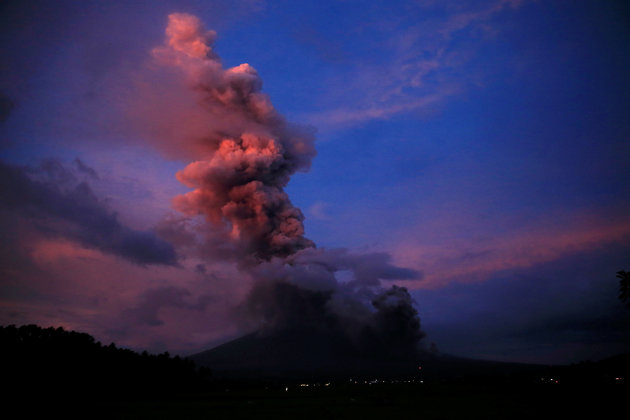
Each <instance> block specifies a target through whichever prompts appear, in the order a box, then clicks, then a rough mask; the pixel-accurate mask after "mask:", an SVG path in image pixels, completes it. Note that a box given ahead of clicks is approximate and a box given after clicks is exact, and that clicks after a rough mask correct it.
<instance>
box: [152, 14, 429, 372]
mask: <svg viewBox="0 0 630 420" xmlns="http://www.w3.org/2000/svg"><path fill="white" fill-rule="evenodd" d="M215 38H216V33H215V32H214V31H209V30H206V29H205V28H204V26H203V24H202V23H201V21H200V20H199V19H198V18H197V17H195V16H192V15H189V14H183V13H174V14H171V15H169V17H168V26H167V28H166V41H165V43H164V45H162V46H160V47H157V48H155V49H154V50H153V57H154V59H155V61H156V62H157V63H158V64H159V65H161V66H163V68H166V69H169V70H170V71H173V72H174V73H175V74H176V75H177V77H179V78H180V79H181V80H182V81H183V82H184V84H185V86H187V87H188V88H189V89H190V90H191V91H192V92H194V96H195V99H196V106H197V107H198V109H197V112H200V115H202V116H204V117H203V118H205V120H204V123H203V124H201V125H200V126H201V127H202V128H203V129H202V130H197V132H195V135H194V136H182V137H181V138H171V139H170V140H169V141H170V142H172V144H171V147H176V148H180V149H182V150H187V151H190V153H188V154H187V156H188V157H191V158H192V159H191V160H192V161H191V162H190V163H189V164H188V165H187V166H186V167H185V168H184V169H182V170H181V171H179V172H178V173H177V179H178V180H179V181H180V182H182V183H183V184H185V185H186V186H188V187H190V188H191V189H192V190H191V191H190V192H188V193H186V194H183V195H179V196H176V197H175V198H174V200H173V203H174V207H175V208H176V209H177V210H179V211H180V212H181V213H183V214H184V215H185V217H187V218H189V219H199V218H202V219H203V220H204V223H205V224H207V225H208V226H210V227H211V229H207V230H203V231H200V232H196V233H197V234H199V233H201V234H203V235H214V237H213V238H206V240H204V241H202V242H203V243H204V246H206V247H212V246H214V247H218V248H221V249H222V250H223V252H222V253H221V255H222V257H224V258H234V259H235V260H236V262H237V264H238V266H239V268H240V270H242V271H243V272H245V273H247V274H248V275H250V276H251V277H252V278H253V279H254V280H255V281H254V286H253V287H252V290H251V291H250V293H249V295H248V298H247V299H246V301H245V302H244V303H243V304H242V305H241V311H240V312H241V315H242V316H243V317H244V318H245V319H247V320H248V321H249V325H251V326H252V329H255V330H256V331H257V333H256V337H259V338H260V337H265V340H267V339H268V338H269V337H272V338H273V340H275V341H276V342H278V341H282V340H283V339H284V340H289V342H292V343H293V345H294V346H295V345H296V343H297V342H301V343H302V344H301V345H302V347H303V348H301V349H300V351H307V350H306V349H307V348H312V347H313V346H315V347H318V348H320V350H321V351H320V359H321V360H319V364H320V365H321V364H323V363H324V364H325V363H329V362H331V361H334V359H335V358H339V357H340V356H339V355H340V354H341V353H339V352H338V351H337V350H331V349H333V348H334V349H342V348H343V349H344V350H343V353H344V355H346V356H347V357H348V358H350V357H354V356H352V355H355V356H356V355H360V357H372V356H374V357H376V356H378V357H393V356H396V357H403V356H405V355H406V356H409V357H413V356H414V355H415V354H416V350H417V348H418V343H419V342H420V339H421V338H422V337H423V335H424V334H423V332H422V331H421V329H420V320H419V318H418V313H417V311H416V309H415V308H414V306H413V301H412V299H411V296H410V295H409V293H408V291H407V290H406V289H405V288H403V287H398V286H391V287H390V288H384V287H383V286H382V284H381V283H382V282H387V281H391V280H401V279H412V278H419V276H420V273H418V272H417V271H414V270H411V269H407V268H401V267H397V266H395V265H393V264H392V263H391V261H390V260H391V258H390V256H389V255H388V254H386V253H362V254H361V253H353V252H350V251H348V250H346V249H321V248H317V247H316V246H315V244H314V243H313V241H311V240H310V239H308V238H306V237H305V235H304V225H303V220H304V216H303V214H302V212H301V211H300V209H298V208H296V207H295V206H294V205H293V204H292V203H291V201H290V199H289V197H288V195H287V193H286V192H285V191H284V188H285V187H286V186H287V184H288V182H289V180H290V178H291V176H292V175H293V174H294V173H295V172H297V171H307V170H308V169H309V167H310V164H311V160H312V159H313V157H314V156H315V148H314V134H313V130H312V129H310V128H308V127H302V126H299V125H296V124H291V123H289V122H288V121H286V120H285V118H283V117H282V115H280V114H279V113H278V112H277V111H276V109H275V108H274V107H273V105H272V104H271V101H270V99H269V97H268V96H267V95H266V94H265V93H263V92H262V91H261V89H262V80H261V78H260V77H259V75H258V73H257V72H256V70H255V69H254V68H253V67H252V66H250V65H249V64H247V63H244V64H240V65H238V66H235V67H231V68H224V67H223V65H222V63H221V60H220V59H219V57H218V56H217V54H216V53H215V52H214V50H213V42H214V40H215ZM197 226H199V225H197ZM217 238H220V240H217ZM209 244H210V245H209ZM212 244H214V245H212ZM205 255H206V256H208V255H215V256H216V255H217V253H216V252H214V253H213V252H211V251H208V250H207V249H206V251H205ZM341 271H343V272H345V273H350V275H349V276H346V278H344V281H340V279H339V278H338V276H339V273H340V272H341ZM307 336H308V337H309V338H308V339H305V337H307ZM281 337H282V338H281ZM287 337H288V338H287ZM296 337H297V338H296ZM315 342H317V343H319V344H314V343H315ZM327 342H333V343H332V344H330V345H331V346H332V347H326V346H327V345H325V344H322V343H327ZM322 345H324V346H325V347H326V350H324V349H322V348H321V347H322ZM298 347H299V346H298ZM267 348H268V346H267ZM300 351H297V350H296V351H293V352H292V353H293V354H299V353H300ZM310 351H311V352H312V350H310ZM321 355H324V356H321ZM259 356H260V354H259ZM346 356H344V357H346ZM296 357H303V355H302V356H299V355H298V356H296ZM271 359H273V357H271ZM308 359H309V360H310V362H311V363H314V362H313V359H314V358H313V357H309V358H308ZM267 360H270V358H269V357H267ZM206 362H207V363H212V361H211V360H206ZM215 362H216V361H215ZM285 362H286V357H285ZM278 363H280V362H278ZM276 368H277V366H276Z"/></svg>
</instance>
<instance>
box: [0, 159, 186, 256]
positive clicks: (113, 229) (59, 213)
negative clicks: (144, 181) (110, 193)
mask: <svg viewBox="0 0 630 420" xmlns="http://www.w3.org/2000/svg"><path fill="white" fill-rule="evenodd" d="M86 168H87V166H86ZM94 174H95V173H94ZM0 196H1V197H2V202H1V203H0V206H2V207H3V208H4V209H5V210H6V211H8V212H9V213H13V215H14V216H19V217H24V218H28V220H29V221H30V222H32V225H33V226H34V227H35V228H36V229H37V230H38V231H39V232H40V233H43V234H48V235H54V236H61V237H65V238H68V239H72V240H75V241H78V242H79V243H81V244H82V245H84V246H87V247H91V248H96V249H98V250H100V251H102V252H105V253H109V254H114V255H118V256H120V257H123V258H125V259H127V260H129V261H132V262H134V263H136V264H140V265H145V264H162V265H176V264H177V258H176V255H175V251H174V249H173V247H172V246H171V245H170V244H169V243H168V242H165V241H164V240H162V239H160V238H158V237H157V236H156V235H155V233H153V232H150V231H138V230H134V229H131V228H129V227H127V226H125V225H123V224H122V223H121V222H120V221H119V220H118V216H117V214H116V213H114V212H111V211H110V210H108V209H107V208H106V206H105V204H104V203H103V202H102V200H100V199H99V198H98V197H96V196H95V195H94V193H93V191H92V189H91V188H90V186H89V184H87V183H86V182H79V181H78V180H77V178H76V177H75V175H74V174H73V173H72V172H71V171H69V170H67V169H66V168H65V167H64V166H63V165H62V164H61V163H59V162H58V161H55V160H47V161H44V162H43V163H42V164H41V165H40V166H39V167H37V168H29V167H18V166H12V165H8V164H6V163H3V162H0Z"/></svg>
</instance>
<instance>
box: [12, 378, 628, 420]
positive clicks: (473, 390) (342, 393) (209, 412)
mask: <svg viewBox="0 0 630 420" xmlns="http://www.w3.org/2000/svg"><path fill="white" fill-rule="evenodd" d="M627 397H628V388H627V387H625V386H621V385H620V386H606V387H598V388H597V389H595V388H591V389H589V388H575V387H563V386H562V385H552V384H540V385H533V386H527V387H512V388H505V387H494V386H489V385H484V386H479V387H477V386H474V385H469V384H468V385H457V384H441V385H426V384H422V385H420V384H415V385H408V384H405V385H361V386H341V385H337V386H332V385H331V386H329V387H323V386H322V387H318V388H314V387H308V388H307V387H297V388H293V389H291V388H289V390H288V391H285V390H284V389H264V388H262V389H237V390H223V391H211V392H207V393H200V394H196V395H182V396H179V397H177V398H161V399H159V400H151V399H145V400H136V401H133V402H132V401H128V402H106V401H94V402H93V403H91V404H89V405H82V404H80V403H79V404H78V405H77V401H73V400H72V397H71V396H69V397H68V399H66V400H64V401H58V402H57V404H55V406H54V409H53V410H46V414H48V415H50V414H51V413H52V412H56V413H58V414H60V415H62V416H64V417H66V418H103V419H105V418H110V419H213V418H214V419H223V418H229V419H272V418H297V419H355V418H356V419H366V418H368V419H396V418H418V419H568V418H572V417H574V416H575V418H580V417H582V416H588V417H587V418H589V417H590V418H601V419H608V418H617V417H619V416H621V415H622V414H623V413H627V401H628V400H627ZM40 408H41V407H40ZM49 408H53V407H49ZM29 411H31V410H29V409H28V408H27V409H26V410H25V411H24V412H23V413H24V414H27V413H28V412H29ZM35 411H39V410H35ZM34 414H35V413H34ZM42 414H44V413H42ZM27 417H28V415H27ZM24 418H26V417H24Z"/></svg>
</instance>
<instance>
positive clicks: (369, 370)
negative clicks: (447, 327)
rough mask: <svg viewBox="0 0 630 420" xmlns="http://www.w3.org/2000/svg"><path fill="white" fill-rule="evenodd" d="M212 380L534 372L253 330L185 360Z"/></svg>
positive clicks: (330, 336) (313, 333) (315, 332)
mask: <svg viewBox="0 0 630 420" xmlns="http://www.w3.org/2000/svg"><path fill="white" fill-rule="evenodd" d="M189 359H191V360H193V361H194V362H195V363H196V364H197V365H199V366H203V367H207V368H210V369H211V370H212V372H213V374H214V375H215V376H216V377H222V378H233V379H260V380H310V381H331V380H348V379H353V378H356V379H361V380H363V379H374V378H378V379H400V380H409V379H416V380H425V379H431V380H442V379H453V378H463V377H465V378H470V377H481V376H483V377H497V376H510V375H512V374H517V373H523V372H525V371H531V370H534V369H537V368H539V367H540V366H536V365H526V364H517V363H504V362H495V361H484V360H474V359H466V358H460V357H454V356H450V355H445V354H438V353H436V352H432V351H427V350H422V349H417V350H415V351H409V352H406V353H401V352H399V351H395V352H392V351H388V350H387V349H386V348H385V349H384V348H382V347H381V348H377V349H371V348H367V349H366V348H362V347H360V346H358V345H357V344H356V343H355V342H353V341H352V340H349V339H348V338H347V337H346V336H344V335H341V334H335V333H331V332H330V331H322V330H319V329H317V328H308V329H304V328H300V329H297V328H296V329H284V330H280V331H271V332H269V331H258V332H254V333H251V334H249V335H246V336H243V337H240V338H238V339H235V340H233V341H230V342H227V343H225V344H222V345H219V346H217V347H215V348H213V349H210V350H206V351H203V352H200V353H197V354H194V355H191V356H189Z"/></svg>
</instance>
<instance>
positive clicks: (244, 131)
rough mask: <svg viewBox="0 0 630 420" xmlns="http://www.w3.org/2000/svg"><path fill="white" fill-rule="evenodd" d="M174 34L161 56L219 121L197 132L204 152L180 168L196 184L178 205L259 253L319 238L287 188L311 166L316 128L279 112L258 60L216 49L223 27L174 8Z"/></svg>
mask: <svg viewBox="0 0 630 420" xmlns="http://www.w3.org/2000/svg"><path fill="white" fill-rule="evenodd" d="M166 36H167V40H166V45H164V46H163V47H160V48H156V49H154V50H153V55H154V57H155V58H156V59H157V60H158V62H160V63H161V64H164V65H167V66H173V67H175V68H177V69H178V70H180V71H181V72H182V73H183V74H184V75H185V77H186V78H187V81H188V83H189V84H190V86H191V88H193V89H194V90H195V91H196V92H197V93H198V100H199V106H201V107H203V108H204V109H205V111H206V112H207V114H208V115H209V118H211V119H212V120H213V121H215V122H216V124H215V126H214V127H213V130H210V131H208V132H205V133H203V136H202V137H201V138H198V139H194V140H195V141H196V142H197V143H198V149H197V150H199V156H198V160H196V161H194V162H191V163H190V164H189V165H188V166H187V167H186V168H184V169H183V170H182V171H180V172H178V173H177V179H178V180H179V181H181V182H182V183H183V184H185V185H186V186H188V187H190V188H193V191H191V192H189V193H187V194H184V195H181V196H178V197H176V198H175V200H174V205H175V208H176V209H178V210H180V211H181V212H183V213H185V214H187V215H203V216H205V218H206V219H207V220H208V221H209V222H211V223H213V224H217V225H221V224H225V225H227V226H229V228H230V236H231V238H232V239H233V240H234V241H235V242H237V243H239V244H241V245H242V246H243V248H244V249H245V250H246V251H247V253H249V254H250V255H251V256H253V257H255V258H257V259H264V260H267V259H270V258H271V257H274V256H279V257H284V256H287V255H290V254H292V253H294V252H295V251H297V250H299V249H304V248H307V247H312V246H314V244H313V242H311V241H310V240H308V239H306V238H305V237H304V225H303V223H302V221H303V220H304V216H303V215H302V212H301V211H300V210H299V209H297V208H296V207H294V206H293V205H292V204H291V201H290V200H289V197H288V196H287V194H286V193H285V192H284V187H285V186H286V185H287V183H288V182H289V178H290V177H291V175H292V174H293V173H294V172H296V171H298V170H306V169H308V168H309V166H310V162H311V159H312V157H313V156H314V155H315V150H314V147H313V141H314V138H313V135H312V134H311V133H310V132H309V131H308V130H306V129H298V128H297V127H293V126H291V125H290V124H288V123H287V122H286V121H285V120H284V118H282V116H281V115H279V114H278V113H277V112H276V110H275V109H274V107H273V106H272V105H271V102H270V100H269V98H268V97H267V95H265V94H264V93H262V92H261V88H262V80H261V79H260V77H259V76H258V73H257V72H256V70H255V69H254V68H253V67H252V66H250V65H249V64H246V63H244V64H241V65H239V66H236V67H232V68H228V69H224V68H223V66H222V64H221V61H220V60H219V58H218V57H217V56H216V54H214V52H213V50H212V42H213V40H214V38H215V33H214V32H213V31H206V30H205V29H204V28H203V25H202V24H201V22H200V21H199V19H198V18H197V17H195V16H191V15H187V14H182V13H174V14H171V15H170V16H169V22H168V26H167V28H166Z"/></svg>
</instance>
